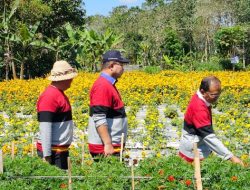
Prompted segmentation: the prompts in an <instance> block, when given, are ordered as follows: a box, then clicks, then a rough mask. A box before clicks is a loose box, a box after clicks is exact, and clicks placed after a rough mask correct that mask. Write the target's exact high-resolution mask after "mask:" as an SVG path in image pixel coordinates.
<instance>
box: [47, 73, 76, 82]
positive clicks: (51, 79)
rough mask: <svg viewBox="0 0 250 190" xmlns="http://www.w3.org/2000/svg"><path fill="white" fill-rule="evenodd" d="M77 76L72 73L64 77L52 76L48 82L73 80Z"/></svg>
mask: <svg viewBox="0 0 250 190" xmlns="http://www.w3.org/2000/svg"><path fill="white" fill-rule="evenodd" d="M76 76H77V73H76V72H74V73H69V74H66V75H59V76H52V75H50V76H49V77H48V79H49V80H50V81H64V80H69V79H73V78H75V77H76Z"/></svg>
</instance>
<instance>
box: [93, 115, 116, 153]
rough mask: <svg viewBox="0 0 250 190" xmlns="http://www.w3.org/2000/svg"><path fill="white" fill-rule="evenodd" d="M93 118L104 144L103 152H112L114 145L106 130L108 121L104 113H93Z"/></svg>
mask: <svg viewBox="0 0 250 190" xmlns="http://www.w3.org/2000/svg"><path fill="white" fill-rule="evenodd" d="M92 117H93V120H94V122H95V127H96V130H97V132H98V134H99V135H100V137H101V139H102V142H103V144H104V154H105V155H110V154H113V153H114V147H113V145H112V139H111V137H110V134H109V131H108V122H107V119H106V114H93V116H92Z"/></svg>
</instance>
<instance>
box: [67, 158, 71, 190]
mask: <svg viewBox="0 0 250 190" xmlns="http://www.w3.org/2000/svg"><path fill="white" fill-rule="evenodd" d="M67 159H68V179H69V180H68V187H69V190H72V177H71V174H72V173H71V160H70V157H68V158H67Z"/></svg>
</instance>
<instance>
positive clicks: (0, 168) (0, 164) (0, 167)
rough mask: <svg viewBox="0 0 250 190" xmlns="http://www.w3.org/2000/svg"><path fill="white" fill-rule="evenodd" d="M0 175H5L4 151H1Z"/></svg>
mask: <svg viewBox="0 0 250 190" xmlns="http://www.w3.org/2000/svg"><path fill="white" fill-rule="evenodd" d="M0 174H3V151H2V149H0Z"/></svg>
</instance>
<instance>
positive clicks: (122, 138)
mask: <svg viewBox="0 0 250 190" xmlns="http://www.w3.org/2000/svg"><path fill="white" fill-rule="evenodd" d="M123 144H124V133H122V137H121V150H120V162H121V163H122V153H123Z"/></svg>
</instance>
